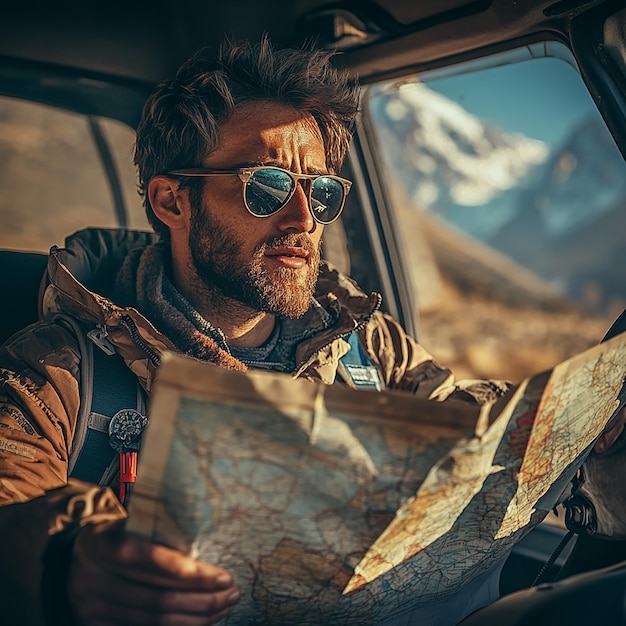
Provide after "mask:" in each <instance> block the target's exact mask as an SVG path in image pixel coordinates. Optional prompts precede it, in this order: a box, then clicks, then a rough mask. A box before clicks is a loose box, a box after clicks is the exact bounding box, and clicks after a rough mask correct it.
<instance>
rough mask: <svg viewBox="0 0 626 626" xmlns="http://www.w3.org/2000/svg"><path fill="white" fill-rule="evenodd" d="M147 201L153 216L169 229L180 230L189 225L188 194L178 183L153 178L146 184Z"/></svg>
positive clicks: (158, 177) (168, 179)
mask: <svg viewBox="0 0 626 626" xmlns="http://www.w3.org/2000/svg"><path fill="white" fill-rule="evenodd" d="M147 191H148V200H150V206H151V207H152V210H153V211H154V214H155V215H156V216H157V217H158V218H159V219H160V220H161V221H162V222H163V223H164V224H165V225H166V226H167V227H168V228H169V229H170V230H181V229H183V228H186V226H187V224H188V223H189V194H188V192H187V191H186V190H185V191H183V190H181V189H179V184H178V181H177V180H175V179H173V178H169V177H167V176H155V177H154V178H153V179H152V180H151V181H150V182H149V183H148V190H147Z"/></svg>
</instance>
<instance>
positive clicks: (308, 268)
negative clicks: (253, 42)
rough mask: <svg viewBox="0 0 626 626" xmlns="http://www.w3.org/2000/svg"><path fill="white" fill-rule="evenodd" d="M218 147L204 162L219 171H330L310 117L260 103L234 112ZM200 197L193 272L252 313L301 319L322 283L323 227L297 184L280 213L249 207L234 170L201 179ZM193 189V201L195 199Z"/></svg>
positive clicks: (194, 214)
mask: <svg viewBox="0 0 626 626" xmlns="http://www.w3.org/2000/svg"><path fill="white" fill-rule="evenodd" d="M220 139H221V143H220V148H219V149H218V150H217V151H216V152H214V153H212V154H211V155H210V157H209V158H207V159H206V161H205V162H204V163H203V164H202V165H203V166H204V167H208V168H214V169H228V170H230V169H236V168H240V167H247V166H248V167H249V166H254V165H274V166H278V167H282V168H284V169H288V170H291V171H293V172H296V173H304V174H317V173H326V159H325V153H324V145H323V142H322V139H321V135H320V132H319V129H318V127H317V125H316V123H315V121H314V120H313V119H312V118H311V117H303V116H302V114H300V113H298V112H296V111H294V110H293V109H291V108H289V107H285V106H282V105H278V104H273V103H267V102H262V103H261V102H259V103H250V104H246V105H244V106H241V107H239V108H238V109H237V111H236V112H235V114H234V115H233V117H232V118H231V119H230V120H229V121H228V122H227V123H226V124H224V125H223V126H222V128H221V132H220ZM204 181H205V182H204V190H203V194H202V201H201V202H200V203H194V204H195V205H194V204H192V206H191V224H190V234H189V248H190V255H191V262H192V264H193V269H194V270H195V272H196V273H197V275H198V277H199V278H200V279H201V280H202V282H203V283H204V284H205V286H206V287H207V288H208V290H209V292H210V293H213V294H215V292H216V290H217V292H218V296H219V295H220V294H221V295H223V296H227V297H229V298H231V299H233V300H235V301H237V302H240V303H241V304H243V305H245V306H247V307H249V308H251V309H253V310H255V311H264V312H267V313H273V314H277V315H285V316H288V317H299V316H301V315H303V314H304V313H305V312H306V311H307V309H308V308H309V306H310V304H311V299H312V297H313V293H314V290H315V285H316V283H317V276H318V271H319V261H320V252H319V250H320V242H321V236H322V231H323V227H322V225H321V224H318V223H317V222H315V221H314V220H313V218H312V216H311V213H310V210H309V207H308V199H307V191H306V190H305V189H303V188H302V186H300V185H298V188H297V190H296V192H295V193H294V195H293V197H292V198H291V199H290V200H289V202H288V203H287V205H286V206H285V207H284V208H283V209H281V210H280V211H279V212H278V213H276V214H274V215H271V216H269V217H264V218H258V217H255V216H254V215H251V214H250V213H249V212H248V210H247V209H246V207H245V204H244V201H243V194H242V182H241V180H240V178H239V177H238V176H236V175H233V176H212V177H209V178H206V179H204ZM193 196H194V194H191V198H190V200H191V201H192V202H193Z"/></svg>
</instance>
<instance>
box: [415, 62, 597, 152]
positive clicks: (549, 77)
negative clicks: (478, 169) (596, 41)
mask: <svg viewBox="0 0 626 626" xmlns="http://www.w3.org/2000/svg"><path fill="white" fill-rule="evenodd" d="M424 82H425V83H426V84H427V85H428V86H429V87H430V88H431V89H434V90H435V91H438V92H440V93H441V94H443V95H445V96H448V97H449V98H452V99H453V100H455V101H457V102H458V103H459V104H461V105H462V106H463V107H464V108H465V109H467V110H468V111H469V112H470V113H473V114H475V115H478V116H479V117H480V118H482V119H483V120H486V121H489V122H491V123H492V124H495V125H496V126H499V127H501V128H503V129H505V130H507V131H512V132H516V131H517V132H522V133H523V134H525V135H527V136H529V137H533V138H535V139H541V140H542V141H545V142H546V143H547V144H548V145H550V146H551V147H553V146H554V145H555V144H558V143H560V142H561V141H563V140H564V139H565V137H566V135H567V134H568V132H569V131H570V130H571V128H572V127H573V126H575V125H576V124H577V123H578V122H579V121H581V120H582V119H583V118H585V117H587V116H589V115H596V116H599V115H600V114H599V112H598V110H597V108H596V106H595V104H594V102H593V100H592V98H591V96H590V94H589V92H588V91H587V89H586V87H585V85H584V83H583V82H582V78H581V77H580V75H579V74H578V73H577V72H576V70H574V68H573V67H571V66H570V65H569V64H568V63H566V62H565V61H563V60H561V59H554V58H540V59H533V60H530V61H526V62H523V63H515V64H510V65H503V66H499V67H492V68H488V69H481V70H480V71H477V72H472V73H467V74H459V75H457V76H453V77H449V78H440V79H437V80H433V81H429V80H425V81H424Z"/></svg>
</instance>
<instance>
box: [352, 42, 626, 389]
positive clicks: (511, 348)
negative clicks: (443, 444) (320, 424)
mask: <svg viewBox="0 0 626 626" xmlns="http://www.w3.org/2000/svg"><path fill="white" fill-rule="evenodd" d="M568 55H569V52H568V51H567V49H566V48H565V47H564V46H562V45H561V44H556V43H545V44H544V43H542V44H536V45H533V46H529V47H526V48H522V49H519V50H515V51H512V52H509V53H505V54H501V55H498V56H496V57H493V58H491V59H482V60H479V61H473V62H470V63H467V64H464V65H460V66H457V67H453V68H448V69H446V70H445V71H438V72H433V73H430V74H426V75H421V76H419V77H413V78H410V79H404V80H402V81H397V80H396V81H393V82H388V83H383V84H377V85H374V86H371V87H368V88H367V89H366V91H365V93H364V103H365V106H364V117H365V123H366V126H369V127H371V129H373V131H374V135H375V137H376V142H375V145H376V148H377V151H378V154H379V157H380V163H379V165H380V167H381V170H382V172H381V174H382V175H381V178H382V180H383V182H384V184H385V190H386V194H387V196H388V199H389V201H390V203H391V205H392V211H393V215H392V216H391V217H392V220H393V223H394V226H395V231H396V235H397V237H398V238H399V241H400V247H401V249H402V254H403V255H404V256H405V258H406V260H407V262H408V263H409V265H410V267H411V270H412V272H413V276H412V277H411V278H412V281H413V284H414V287H415V291H416V295H417V300H418V301H419V308H420V312H419V313H420V320H419V324H420V328H421V336H420V339H421V341H422V343H423V344H424V345H425V347H427V348H428V349H429V350H430V351H431V352H432V353H433V354H434V355H435V356H436V358H437V359H438V360H439V361H441V362H442V363H443V364H445V365H446V366H448V367H451V368H452V369H453V371H455V373H456V374H457V376H460V377H498V378H507V379H509V380H513V381H516V382H517V381H519V380H521V379H523V378H524V377H525V376H527V375H530V374H533V373H536V372H538V371H541V370H543V369H547V368H550V367H552V366H553V365H555V364H556V363H558V362H560V361H562V360H564V359H565V358H568V357H569V356H572V355H573V354H575V353H577V352H580V351H582V350H584V349H586V348H588V347H590V346H591V345H593V344H595V343H597V342H598V341H600V340H601V339H602V336H603V335H604V333H605V331H606V330H607V329H608V327H609V325H610V324H611V322H612V321H613V319H614V318H615V317H616V316H617V315H618V314H619V313H620V312H621V311H622V310H623V309H624V307H625V306H626V272H625V271H624V268H625V267H626V246H625V245H624V232H626V163H625V162H624V159H623V158H622V155H621V154H620V152H619V150H618V149H617V147H616V145H615V142H614V140H613V138H612V137H611V135H610V133H609V131H608V130H607V128H606V126H605V124H604V122H603V120H602V118H601V116H600V114H599V112H598V110H597V108H596V107H595V105H594V102H593V100H592V98H591V96H590V95H589V93H588V91H587V89H586V87H585V85H584V83H583V81H582V78H581V77H580V75H579V73H578V72H577V70H576V69H575V67H574V65H573V62H572V59H571V58H569V57H571V55H569V57H568Z"/></svg>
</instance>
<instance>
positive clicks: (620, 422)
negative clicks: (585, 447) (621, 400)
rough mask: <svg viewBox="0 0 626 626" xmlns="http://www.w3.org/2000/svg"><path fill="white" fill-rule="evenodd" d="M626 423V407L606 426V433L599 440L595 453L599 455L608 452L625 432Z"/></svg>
mask: <svg viewBox="0 0 626 626" xmlns="http://www.w3.org/2000/svg"><path fill="white" fill-rule="evenodd" d="M625 421H626V407H624V408H623V409H622V410H621V411H620V412H619V413H618V414H617V415H616V416H615V417H614V418H612V419H611V420H610V421H609V423H608V424H607V425H606V428H605V429H604V432H603V433H602V434H601V435H600V437H599V438H598V441H596V443H595V445H594V446H593V451H594V452H596V453H597V454H602V453H603V452H606V451H607V450H608V449H609V448H610V447H611V446H612V445H613V444H614V443H615V442H616V441H617V438H618V437H619V436H620V435H621V434H622V431H623V430H624V422H625Z"/></svg>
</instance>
